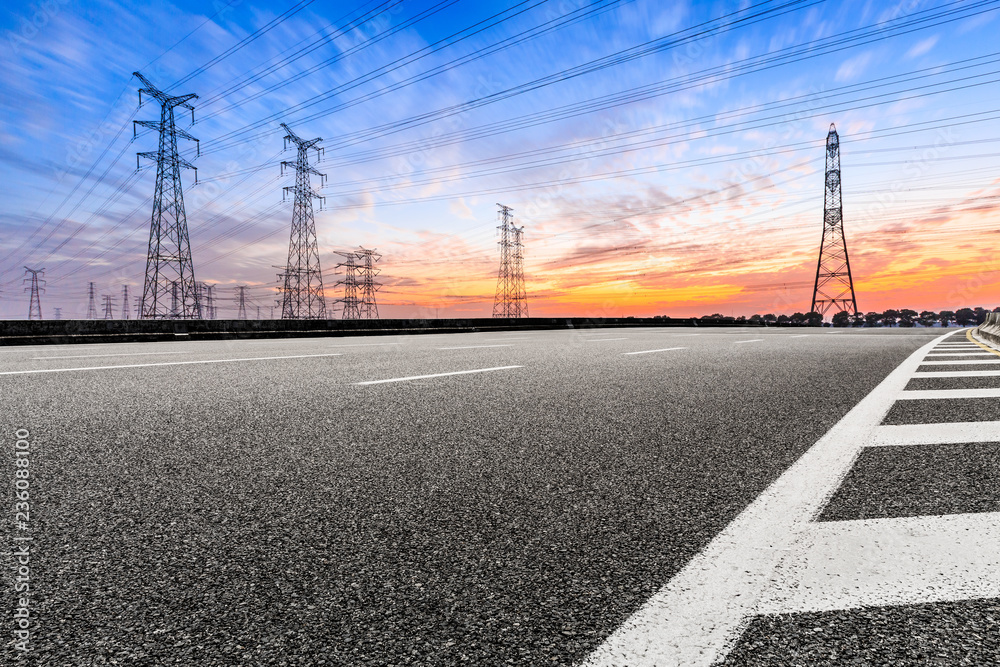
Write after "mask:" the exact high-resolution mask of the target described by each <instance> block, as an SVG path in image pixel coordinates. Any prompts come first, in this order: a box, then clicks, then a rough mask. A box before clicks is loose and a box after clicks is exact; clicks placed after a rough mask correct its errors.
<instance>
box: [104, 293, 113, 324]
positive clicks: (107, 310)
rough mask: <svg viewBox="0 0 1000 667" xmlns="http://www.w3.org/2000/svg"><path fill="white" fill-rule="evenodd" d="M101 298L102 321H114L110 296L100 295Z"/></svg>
mask: <svg viewBox="0 0 1000 667" xmlns="http://www.w3.org/2000/svg"><path fill="white" fill-rule="evenodd" d="M101 298H102V299H104V319H106V320H113V319H115V312H114V306H115V302H114V299H113V298H112V297H111V295H110V294H102V295H101Z"/></svg>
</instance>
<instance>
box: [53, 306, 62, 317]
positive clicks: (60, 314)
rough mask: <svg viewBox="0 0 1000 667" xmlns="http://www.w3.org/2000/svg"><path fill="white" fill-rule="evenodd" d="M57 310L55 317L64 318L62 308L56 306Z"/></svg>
mask: <svg viewBox="0 0 1000 667" xmlns="http://www.w3.org/2000/svg"><path fill="white" fill-rule="evenodd" d="M55 311H56V314H55V317H54V319H57V320H61V319H62V308H56V309H55Z"/></svg>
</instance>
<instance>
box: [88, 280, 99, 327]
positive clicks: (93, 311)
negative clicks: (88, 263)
mask: <svg viewBox="0 0 1000 667" xmlns="http://www.w3.org/2000/svg"><path fill="white" fill-rule="evenodd" d="M87 294H88V298H87V319H88V320H96V319H97V304H96V303H95V302H94V283H90V288H89V289H88V290H87Z"/></svg>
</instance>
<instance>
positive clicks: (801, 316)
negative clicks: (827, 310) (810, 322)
mask: <svg viewBox="0 0 1000 667" xmlns="http://www.w3.org/2000/svg"><path fill="white" fill-rule="evenodd" d="M788 319H790V320H791V321H792V324H802V323H804V322H805V321H806V314H805V313H792V316H791V317H790V318H788Z"/></svg>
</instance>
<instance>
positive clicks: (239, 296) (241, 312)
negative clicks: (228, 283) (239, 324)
mask: <svg viewBox="0 0 1000 667" xmlns="http://www.w3.org/2000/svg"><path fill="white" fill-rule="evenodd" d="M246 318H247V287H246V285H237V286H236V319H238V320H245V319H246Z"/></svg>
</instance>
